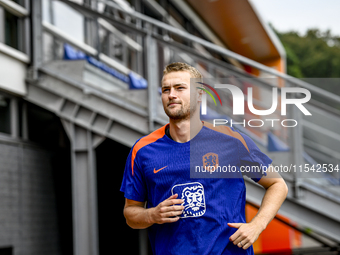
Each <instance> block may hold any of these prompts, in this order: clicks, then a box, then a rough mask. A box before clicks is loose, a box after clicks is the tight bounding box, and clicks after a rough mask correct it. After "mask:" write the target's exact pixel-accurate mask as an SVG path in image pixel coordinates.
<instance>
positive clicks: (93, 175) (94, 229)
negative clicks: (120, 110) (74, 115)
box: [87, 130, 99, 255]
mask: <svg viewBox="0 0 340 255" xmlns="http://www.w3.org/2000/svg"><path fill="white" fill-rule="evenodd" d="M93 140H94V139H93V134H92V132H91V131H90V130H87V150H88V166H89V167H88V170H89V171H88V176H89V178H88V190H89V206H90V207H89V213H90V229H91V231H90V233H89V235H90V236H91V255H98V254H99V241H98V236H99V235H98V202H97V172H96V153H95V150H94V144H93V143H94V142H93Z"/></svg>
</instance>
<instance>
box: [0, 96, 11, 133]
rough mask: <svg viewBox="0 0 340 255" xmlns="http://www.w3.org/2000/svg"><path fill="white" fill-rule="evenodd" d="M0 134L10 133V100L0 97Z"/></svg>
mask: <svg viewBox="0 0 340 255" xmlns="http://www.w3.org/2000/svg"><path fill="white" fill-rule="evenodd" d="M0 133H6V134H10V133H11V111H10V99H9V98H6V97H4V96H2V95H0Z"/></svg>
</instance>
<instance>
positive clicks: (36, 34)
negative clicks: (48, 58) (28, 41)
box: [31, 0, 43, 79]
mask: <svg viewBox="0 0 340 255" xmlns="http://www.w3.org/2000/svg"><path fill="white" fill-rule="evenodd" d="M31 4H32V8H31V9H32V42H34V43H33V44H32V46H33V52H32V65H33V74H32V76H33V77H32V78H33V79H37V78H38V68H39V67H40V66H41V65H42V63H43V32H42V31H43V29H42V1H41V0H34V1H31Z"/></svg>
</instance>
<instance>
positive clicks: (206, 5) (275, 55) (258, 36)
mask: <svg viewBox="0 0 340 255" xmlns="http://www.w3.org/2000/svg"><path fill="white" fill-rule="evenodd" d="M187 2H188V3H189V4H190V5H191V7H192V8H193V9H194V10H195V11H196V13H197V14H198V15H199V16H200V17H201V18H202V19H203V20H204V21H205V22H206V23H207V24H208V25H209V26H210V27H211V29H212V30H213V31H214V32H215V34H216V35H217V36H218V37H219V38H220V39H221V41H223V42H224V43H225V44H226V45H227V47H228V48H229V49H230V50H232V51H234V52H236V53H238V54H240V55H243V56H245V57H247V58H250V59H253V60H255V61H257V62H260V63H264V64H265V62H266V61H268V60H271V61H274V62H273V64H274V66H275V68H276V69H277V70H279V71H283V72H284V68H283V66H282V63H280V60H281V56H280V53H279V52H278V50H277V48H276V46H275V45H274V43H273V42H272V40H271V38H270V37H269V36H268V33H267V31H266V30H265V29H264V27H263V24H262V23H261V22H260V20H259V18H258V16H257V14H256V13H255V11H254V10H253V8H252V6H251V5H250V3H249V2H248V1H235V0H223V1H222V0H218V1H211V0H187ZM255 72H256V71H250V73H253V74H254V73H255Z"/></svg>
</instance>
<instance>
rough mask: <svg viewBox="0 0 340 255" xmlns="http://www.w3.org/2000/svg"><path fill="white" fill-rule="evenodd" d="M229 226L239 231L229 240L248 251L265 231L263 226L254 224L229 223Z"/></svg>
mask: <svg viewBox="0 0 340 255" xmlns="http://www.w3.org/2000/svg"><path fill="white" fill-rule="evenodd" d="M228 226H229V227H232V228H237V229H238V230H237V231H236V232H235V233H234V234H233V235H232V236H231V237H229V240H230V241H231V242H233V244H235V245H237V246H238V247H239V248H243V249H244V250H246V249H248V248H249V247H250V246H251V245H252V244H253V243H254V242H255V241H256V240H257V238H258V237H259V235H260V234H261V232H262V231H263V228H262V227H261V226H259V225H257V224H255V223H253V222H250V223H228Z"/></svg>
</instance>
